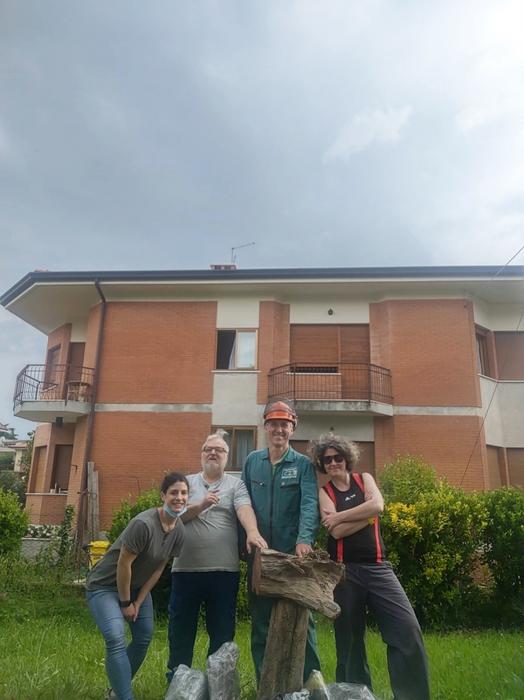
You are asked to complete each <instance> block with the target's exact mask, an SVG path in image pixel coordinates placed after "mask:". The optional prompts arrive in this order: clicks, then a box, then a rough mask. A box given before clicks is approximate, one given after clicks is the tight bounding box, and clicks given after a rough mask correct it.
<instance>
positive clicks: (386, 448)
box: [374, 416, 489, 489]
mask: <svg viewBox="0 0 524 700" xmlns="http://www.w3.org/2000/svg"><path fill="white" fill-rule="evenodd" d="M374 424H375V464H376V469H377V474H379V475H380V469H381V468H382V466H383V465H384V464H385V463H387V462H391V461H392V460H394V459H395V458H396V456H397V455H405V454H410V455H413V456H416V457H422V459H424V460H425V461H426V462H428V463H429V464H431V465H432V466H433V467H435V469H436V470H437V472H438V474H440V475H441V476H445V477H446V478H447V479H448V480H449V481H450V482H451V483H452V484H456V485H459V484H460V481H461V478H462V475H463V473H464V471H465V469H466V465H467V463H468V459H469V457H470V455H471V453H472V451H473V454H472V455H471V460H470V462H469V466H468V468H467V471H466V475H465V477H464V480H463V481H462V486H463V487H464V488H466V489H485V488H489V474H488V466H487V453H486V447H485V438H484V431H483V430H481V419H480V418H479V417H477V416H394V417H392V418H375V420H374ZM479 433H480V436H479ZM477 436H479V438H478V441H477ZM475 443H476V447H475V449H474V450H473V447H474V445H475Z"/></svg>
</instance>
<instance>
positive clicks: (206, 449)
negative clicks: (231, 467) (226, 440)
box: [202, 445, 227, 455]
mask: <svg viewBox="0 0 524 700" xmlns="http://www.w3.org/2000/svg"><path fill="white" fill-rule="evenodd" d="M202 452H205V453H206V455H209V454H211V452H216V453H217V454H218V455H225V454H227V450H226V448H225V447H208V446H207V445H206V446H205V447H203V448H202Z"/></svg>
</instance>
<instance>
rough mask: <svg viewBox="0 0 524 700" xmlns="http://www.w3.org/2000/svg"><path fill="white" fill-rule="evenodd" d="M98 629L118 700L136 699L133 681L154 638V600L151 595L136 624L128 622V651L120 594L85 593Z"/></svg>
mask: <svg viewBox="0 0 524 700" xmlns="http://www.w3.org/2000/svg"><path fill="white" fill-rule="evenodd" d="M86 599H87V604H88V606H89V609H90V611H91V614H92V615H93V618H94V620H95V623H96V626H97V627H98V629H99V630H100V632H102V635H103V637H104V641H105V643H106V671H107V676H108V678H109V682H110V684H111V687H112V689H113V690H114V692H115V693H116V695H117V697H118V700H133V691H132V690H131V679H132V678H133V676H134V675H135V673H136V672H137V671H138V669H139V668H140V666H141V664H142V661H143V660H144V659H145V657H146V654H147V650H148V647H149V644H150V642H151V639H152V638H153V601H152V600H151V594H148V596H147V598H146V599H145V600H144V602H143V603H142V605H141V606H140V610H139V613H138V617H137V619H136V622H129V623H128V624H129V629H130V630H131V643H130V644H129V645H128V646H127V648H126V634H125V632H126V626H125V623H126V620H125V619H124V616H123V615H122V611H121V609H120V606H119V604H118V593H117V592H116V591H110V590H107V589H99V590H96V591H86Z"/></svg>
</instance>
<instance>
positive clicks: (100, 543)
mask: <svg viewBox="0 0 524 700" xmlns="http://www.w3.org/2000/svg"><path fill="white" fill-rule="evenodd" d="M87 547H88V552H89V566H90V567H93V566H94V565H95V564H96V563H97V562H98V561H100V559H102V557H103V556H104V554H105V553H106V552H107V550H108V549H109V542H108V541H107V540H94V541H93V542H90V543H89V544H88V545H87Z"/></svg>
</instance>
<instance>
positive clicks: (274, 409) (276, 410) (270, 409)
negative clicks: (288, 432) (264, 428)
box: [264, 401, 298, 430]
mask: <svg viewBox="0 0 524 700" xmlns="http://www.w3.org/2000/svg"><path fill="white" fill-rule="evenodd" d="M269 420H288V421H289V422H290V423H292V424H293V430H295V428H296V427H297V423H298V418H297V414H296V413H295V411H294V409H293V408H291V406H288V404H287V403H285V402H284V401H275V403H271V404H269V405H268V406H266V409H265V411H264V425H265V424H266V423H267V421H269Z"/></svg>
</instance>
